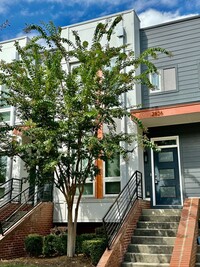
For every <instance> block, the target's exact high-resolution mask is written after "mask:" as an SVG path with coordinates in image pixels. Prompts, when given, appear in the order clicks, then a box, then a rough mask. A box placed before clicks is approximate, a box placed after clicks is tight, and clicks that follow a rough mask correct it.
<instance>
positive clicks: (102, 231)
mask: <svg viewBox="0 0 200 267" xmlns="http://www.w3.org/2000/svg"><path fill="white" fill-rule="evenodd" d="M95 234H96V236H97V237H105V235H106V233H105V229H104V227H103V226H101V227H97V228H95Z"/></svg>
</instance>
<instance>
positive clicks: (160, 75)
mask: <svg viewBox="0 0 200 267" xmlns="http://www.w3.org/2000/svg"><path fill="white" fill-rule="evenodd" d="M173 69H174V78H175V81H174V87H175V88H173V89H170V90H166V89H165V87H164V79H165V78H164V71H165V70H173ZM155 74H156V73H155V72H154V73H151V74H150V75H149V80H150V82H151V83H152V84H153V75H155ZM157 75H158V83H159V87H157V89H155V88H150V90H149V94H150V95H154V94H160V93H161V94H163V93H171V92H176V91H177V90H178V83H177V82H178V77H177V66H176V65H174V66H167V67H161V68H157Z"/></svg>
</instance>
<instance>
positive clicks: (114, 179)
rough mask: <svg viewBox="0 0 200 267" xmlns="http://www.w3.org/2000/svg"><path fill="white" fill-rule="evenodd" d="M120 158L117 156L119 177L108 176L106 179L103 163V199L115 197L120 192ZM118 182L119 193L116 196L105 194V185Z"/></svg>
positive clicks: (104, 163) (104, 164)
mask: <svg viewBox="0 0 200 267" xmlns="http://www.w3.org/2000/svg"><path fill="white" fill-rule="evenodd" d="M120 167H121V156H120V154H119V172H120V173H119V176H108V177H106V162H105V161H104V162H103V195H104V196H105V197H113V196H114V197H116V196H117V195H118V194H119V193H120V191H121V190H122V184H121V168H120ZM114 182H119V183H120V189H119V192H118V193H116V194H108V193H106V183H114Z"/></svg>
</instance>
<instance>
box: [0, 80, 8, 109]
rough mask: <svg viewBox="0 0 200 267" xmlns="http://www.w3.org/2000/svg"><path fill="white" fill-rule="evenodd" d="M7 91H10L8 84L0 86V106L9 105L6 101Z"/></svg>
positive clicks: (5, 106)
mask: <svg viewBox="0 0 200 267" xmlns="http://www.w3.org/2000/svg"><path fill="white" fill-rule="evenodd" d="M7 93H8V88H7V87H6V85H1V86H0V98H1V100H0V108H7V107H9V106H8V105H7V104H6V103H5V98H6V97H7Z"/></svg>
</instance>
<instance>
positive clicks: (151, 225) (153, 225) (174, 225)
mask: <svg viewBox="0 0 200 267" xmlns="http://www.w3.org/2000/svg"><path fill="white" fill-rule="evenodd" d="M178 225H179V222H151V221H148V222H145V221H139V222H138V223H137V228H146V229H178Z"/></svg>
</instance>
